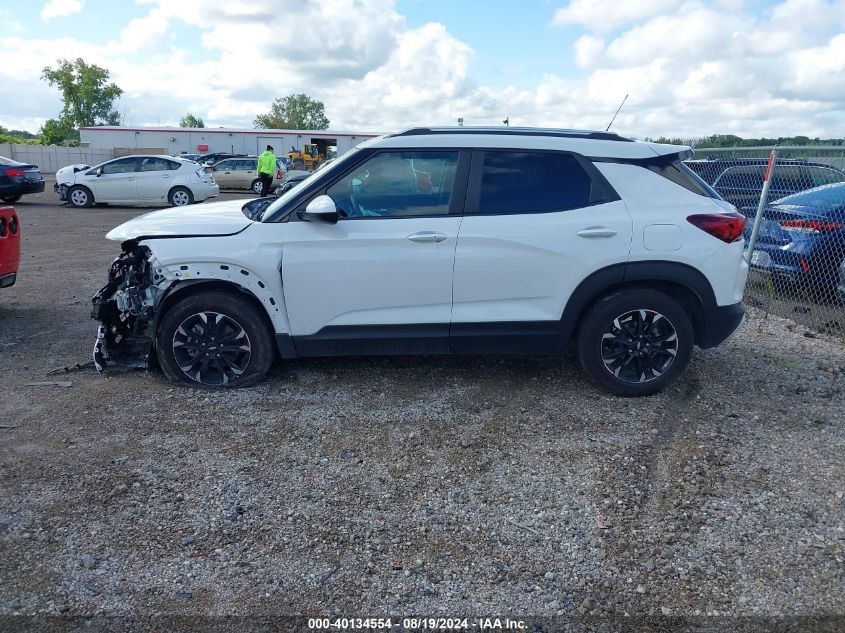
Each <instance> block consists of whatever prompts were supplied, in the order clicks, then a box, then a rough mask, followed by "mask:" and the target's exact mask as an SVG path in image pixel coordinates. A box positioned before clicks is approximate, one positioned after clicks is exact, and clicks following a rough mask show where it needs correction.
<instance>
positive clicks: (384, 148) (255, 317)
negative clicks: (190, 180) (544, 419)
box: [93, 127, 748, 395]
mask: <svg viewBox="0 0 845 633" xmlns="http://www.w3.org/2000/svg"><path fill="white" fill-rule="evenodd" d="M689 154H690V150H689V148H686V147H680V146H673V145H660V144H654V143H639V142H633V141H630V140H628V139H625V138H622V137H620V136H618V135H616V134H612V133H606V132H590V131H577V130H557V129H518V128H466V127H461V128H417V129H411V130H406V131H404V132H401V133H398V134H392V135H388V136H383V137H380V138H377V139H372V140H370V141H367V142H365V143H363V144H361V145H359V146H358V147H357V148H355V149H354V150H352V151H350V152H348V153H347V154H345V155H344V156H342V157H341V158H339V159H338V160H337V161H335V162H334V163H333V164H332V165H330V166H328V167H326V168H325V169H324V170H322V171H320V172H318V173H316V174H314V176H312V177H311V178H309V179H307V180H305V181H304V182H303V183H302V184H300V185H298V186H297V187H295V188H293V189H291V190H290V191H288V192H287V193H285V194H284V195H283V196H282V197H281V198H279V199H278V200H269V199H256V200H252V201H250V202H247V203H246V204H243V201H235V202H220V203H215V204H211V205H204V206H203V207H202V208H199V209H196V211H194V210H191V209H187V210H186V209H179V210H178V211H176V210H172V211H171V210H164V211H157V212H153V213H149V214H147V215H144V216H141V217H139V218H135V219H134V220H130V221H129V222H127V223H125V224H123V225H121V226H119V227H117V228H116V229H114V230H113V231H111V232H110V233H109V234H108V236H107V237H108V238H109V239H112V240H119V241H121V242H123V244H122V247H123V253H122V254H121V255H120V256H119V257H118V258H117V259H116V260H115V261H114V262H113V263H112V265H111V268H110V269H109V282H108V284H107V285H106V286H105V287H104V288H103V289H102V290H101V291H100V292H99V293H98V294H97V295H96V296H95V297H94V299H93V303H94V311H93V316H94V318H96V319H98V320H99V321H101V322H102V325H101V327H100V331H99V334H98V339H97V343H96V345H95V350H94V357H95V361H96V363H97V366H98V369H101V368H102V367H103V366H104V365H105V363H106V362H107V361H109V360H111V361H114V362H118V363H122V364H126V365H131V366H146V365H147V364H148V363H149V361H150V358H151V356H152V355H153V354H155V355H156V356H157V358H158V361H159V363H160V365H161V367H162V369H163V370H164V373H165V374H166V375H167V376H168V377H169V378H171V379H173V380H181V381H183V382H186V383H188V384H192V385H202V386H208V387H218V386H226V387H236V386H245V385H250V384H253V383H255V382H257V381H258V380H260V379H261V378H262V377H263V376H264V375H265V373H266V372H267V371H268V370H269V369H270V366H271V365H272V363H273V361H274V359H275V358H276V357H277V356H278V357H281V358H282V359H292V358H297V357H302V356H341V355H359V354H377V355H383V354H476V353H489V354H532V355H534V354H561V353H563V352H564V351H565V350H566V349H567V347H569V346H570V344H574V346H575V347H576V349H577V352H578V356H579V357H580V360H581V363H582V364H583V366H584V369H585V370H586V371H587V373H588V374H589V375H590V376H591V377H592V378H593V379H594V380H595V382H597V383H598V384H599V385H601V386H603V387H605V388H606V389H608V390H610V391H612V392H614V393H617V394H622V395H645V394H651V393H654V392H656V391H659V390H660V389H662V388H663V387H665V386H666V385H667V384H668V383H669V382H671V381H672V380H673V379H674V378H676V377H677V376H678V375H679V374H680V373H681V372H682V371H683V370H684V368H685V367H686V365H687V363H688V362H689V360H690V355H691V354H692V349H693V345H698V346H699V347H702V348H704V347H711V346H714V345H717V344H719V343H720V342H722V341H723V340H724V339H725V338H727V337H728V336H729V335H730V334H731V333H732V332H733V331H734V330H735V329H736V328H737V327H738V325H739V324H740V322H741V321H742V318H743V315H744V307H743V304H742V295H743V288H744V286H745V279H746V276H747V274H748V268H747V266H746V264H745V262H744V261H743V258H742V253H743V247H744V242H743V238H742V229H743V225H744V222H745V220H744V218H743V216H741V215H739V214H737V213H736V212H735V210H734V208H733V207H732V206H731V205H730V204H728V203H726V202H724V201H723V200H721V199H720V198H719V196H718V194H716V193H715V192H714V191H713V190H712V189H711V188H710V187H709V186H708V185H707V184H705V183H704V182H703V181H702V180H701V179H700V178H698V177H697V176H696V175H695V174H694V173H693V172H692V171H690V170H689V169H688V168H687V167H685V166H684V165H683V163H682V162H681V161H682V160H683V159H684V158H687V157H688V156H689Z"/></svg>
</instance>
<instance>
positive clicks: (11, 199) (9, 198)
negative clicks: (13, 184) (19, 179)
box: [0, 194, 22, 204]
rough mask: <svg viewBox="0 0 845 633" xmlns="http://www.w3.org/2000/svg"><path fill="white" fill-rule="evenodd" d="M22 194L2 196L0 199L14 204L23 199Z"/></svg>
mask: <svg viewBox="0 0 845 633" xmlns="http://www.w3.org/2000/svg"><path fill="white" fill-rule="evenodd" d="M21 195H22V194H17V195H15V196H0V200H2V201H3V202H5V203H6V204H14V203H15V202H17V201H18V200H20V199H21Z"/></svg>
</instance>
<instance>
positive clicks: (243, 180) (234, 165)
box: [211, 156, 286, 194]
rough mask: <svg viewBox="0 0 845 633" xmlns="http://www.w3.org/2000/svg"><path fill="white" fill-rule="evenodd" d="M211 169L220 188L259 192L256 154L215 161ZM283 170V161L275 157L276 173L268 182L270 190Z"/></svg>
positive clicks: (280, 177) (278, 179) (259, 184)
mask: <svg viewBox="0 0 845 633" xmlns="http://www.w3.org/2000/svg"><path fill="white" fill-rule="evenodd" d="M211 169H212V173H213V174H214V180H215V181H216V182H217V184H218V185H220V188H221V189H251V190H252V191H254V192H255V193H258V194H260V193H261V179H260V178H259V177H258V157H257V156H248V157H245V158H244V157H242V158H227V159H225V160H221V161H220V162H219V163H216V164H215V165H214V167H212V168H211ZM285 171H286V170H285V166H284V163H283V162H282V161H281V160H279V159H278V158H277V159H276V173H275V174H274V177H273V182H272V183H271V184H270V187H271V190H272V188H273V187H274V186H275V185H277V184H278V183H279V182H280V181H281V180H282V177H283V174H284V173H285Z"/></svg>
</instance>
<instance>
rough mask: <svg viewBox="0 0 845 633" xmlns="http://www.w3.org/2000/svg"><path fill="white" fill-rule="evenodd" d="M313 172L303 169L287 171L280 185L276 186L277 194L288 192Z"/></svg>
mask: <svg viewBox="0 0 845 633" xmlns="http://www.w3.org/2000/svg"><path fill="white" fill-rule="evenodd" d="M313 173H314V172H310V171H305V170H302V169H290V170H288V171H286V172H285V175H284V176H282V180H281V181H280V182H279V186H278V187H276V192H275V193H276V195H277V196H281V195H282V194H283V193H287V192H288V191H290V190H291V189H293V188H294V187H295V186H296V185H298V184H299V183H301V182H302V181H303V180H305V179H306V178H308V176H310V175H312V174H313Z"/></svg>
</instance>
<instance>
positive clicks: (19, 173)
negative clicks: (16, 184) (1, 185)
mask: <svg viewBox="0 0 845 633" xmlns="http://www.w3.org/2000/svg"><path fill="white" fill-rule="evenodd" d="M6 175H7V176H23V169H7V170H6Z"/></svg>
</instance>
